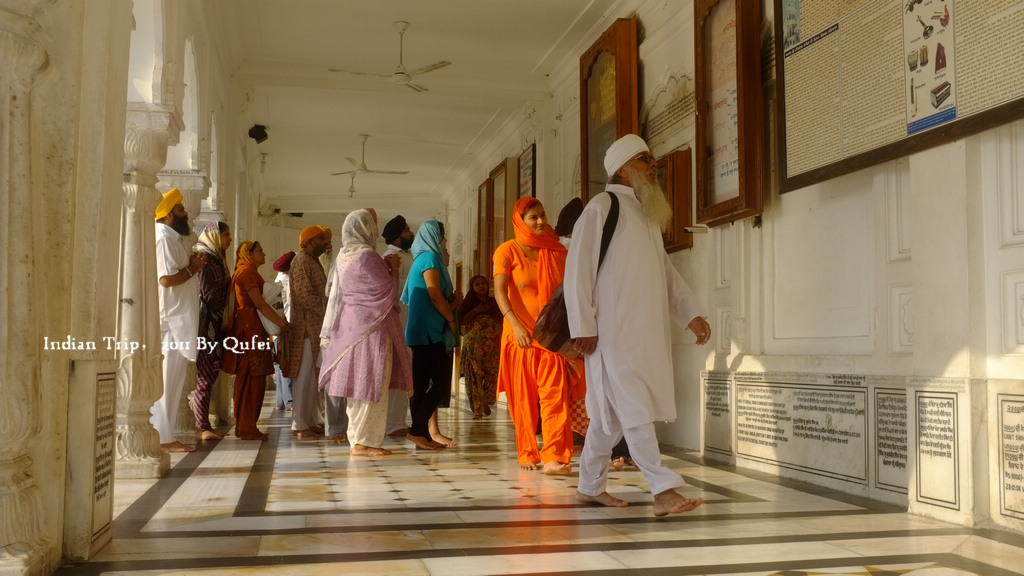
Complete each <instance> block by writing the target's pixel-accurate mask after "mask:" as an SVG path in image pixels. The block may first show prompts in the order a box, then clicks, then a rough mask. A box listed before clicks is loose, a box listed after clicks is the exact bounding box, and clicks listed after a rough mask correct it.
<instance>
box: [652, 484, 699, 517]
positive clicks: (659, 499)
mask: <svg viewBox="0 0 1024 576" xmlns="http://www.w3.org/2000/svg"><path fill="white" fill-rule="evenodd" d="M703 503H704V499H703V498H697V499H693V498H684V497H683V495H682V494H680V493H679V492H676V491H675V490H672V489H668V490H665V491H664V492H662V493H660V494H655V495H654V515H655V516H666V515H668V514H679V513H680V512H689V511H690V510H693V509H695V508H697V507H698V506H700V505H701V504H703Z"/></svg>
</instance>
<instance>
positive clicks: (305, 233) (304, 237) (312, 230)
mask: <svg viewBox="0 0 1024 576" xmlns="http://www.w3.org/2000/svg"><path fill="white" fill-rule="evenodd" d="M323 233H324V231H323V228H321V227H320V226H306V227H305V228H303V229H302V232H301V233H299V247H300V248H301V247H303V246H305V245H306V242H309V241H310V240H312V239H313V238H316V237H317V236H319V235H321V234H323Z"/></svg>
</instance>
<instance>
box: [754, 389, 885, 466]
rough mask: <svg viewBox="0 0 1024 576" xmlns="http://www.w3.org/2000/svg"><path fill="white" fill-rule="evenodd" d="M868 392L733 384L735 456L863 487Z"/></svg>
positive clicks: (862, 390) (865, 464)
mask: <svg viewBox="0 0 1024 576" xmlns="http://www.w3.org/2000/svg"><path fill="white" fill-rule="evenodd" d="M866 404H867V390H866V389H863V388H859V387H854V386H851V387H848V388H836V387H820V386H800V385H791V384H775V383H770V384H766V385H765V384H750V383H746V382H741V381H740V380H739V379H737V381H736V453H737V454H738V455H741V456H744V457H747V458H752V459H754V460H760V461H763V462H770V463H774V464H777V465H779V466H783V467H786V468H793V469H796V470H802V471H804V472H810V473H812V474H818V475H821V476H828V477H831V478H839V479H842V480H847V481H852V482H858V483H862V484H863V483H867V470H868V445H867V435H866V433H865V432H866V429H867V419H866V418H867V415H866Z"/></svg>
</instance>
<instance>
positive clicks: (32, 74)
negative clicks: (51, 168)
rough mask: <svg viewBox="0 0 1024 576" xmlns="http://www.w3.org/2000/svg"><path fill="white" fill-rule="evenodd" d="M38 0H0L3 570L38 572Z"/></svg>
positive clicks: (42, 61) (43, 541)
mask: <svg viewBox="0 0 1024 576" xmlns="http://www.w3.org/2000/svg"><path fill="white" fill-rule="evenodd" d="M40 4H41V2H38V1H23V2H8V1H0V118H3V119H4V122H0V246H3V247H4V248H3V250H2V251H0V422H2V423H3V425H2V426H0V573H4V574H8V573H12V574H23V573H38V572H41V571H42V569H43V566H44V565H45V563H46V559H45V558H44V556H45V550H46V549H47V548H49V547H50V544H51V543H50V542H48V541H47V538H46V536H45V535H44V533H43V527H42V524H41V521H42V502H41V493H40V490H39V486H38V485H37V483H36V479H35V477H34V475H33V458H32V440H33V438H35V436H36V435H37V434H39V433H40V431H41V429H42V425H41V423H40V418H39V415H40V410H41V402H42V401H41V398H40V397H39V388H40V377H41V374H40V370H39V366H40V358H39V352H38V349H39V346H38V343H39V342H40V341H41V340H42V335H41V334H40V326H41V324H42V321H41V319H40V318H41V313H42V311H41V309H40V306H39V304H38V300H37V299H36V298H35V297H34V296H35V292H36V290H40V289H42V287H40V286H39V285H38V280H36V278H37V275H36V274H34V265H35V252H34V250H33V234H32V230H31V225H32V222H33V212H35V211H36V210H38V207H37V206H36V202H34V194H33V192H35V191H34V190H33V189H32V173H31V169H32V167H31V155H30V153H29V151H30V150H31V142H32V122H31V110H30V102H31V100H32V98H31V93H32V90H33V87H34V84H35V81H36V77H37V75H38V74H39V73H40V72H41V71H42V70H43V69H44V68H45V67H46V65H47V62H48V56H47V53H46V49H45V48H44V47H43V45H42V42H43V41H44V34H43V33H42V28H41V26H40V25H39V23H38V22H37V21H36V20H35V19H34V18H33V17H32V14H33V13H34V12H35V10H36V8H37V7H38V6H39V5H40Z"/></svg>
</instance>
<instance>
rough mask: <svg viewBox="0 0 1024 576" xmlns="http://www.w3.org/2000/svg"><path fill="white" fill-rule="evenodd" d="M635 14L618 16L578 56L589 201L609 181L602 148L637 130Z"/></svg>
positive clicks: (584, 189)
mask: <svg viewBox="0 0 1024 576" xmlns="http://www.w3.org/2000/svg"><path fill="white" fill-rule="evenodd" d="M636 24H637V21H636V16H632V17H630V18H620V19H618V20H616V21H615V23H614V24H612V26H611V27H610V28H608V30H606V31H605V33H604V34H602V35H601V37H600V38H598V39H597V42H594V44H593V45H592V46H591V47H590V48H589V49H588V50H587V51H586V52H584V53H583V56H581V57H580V136H581V140H580V142H581V146H580V149H581V154H580V177H581V181H582V190H581V197H582V198H583V201H584V202H587V201H588V200H590V198H592V197H593V196H594V195H595V194H597V193H598V192H601V191H602V190H604V186H605V184H606V183H607V181H608V177H607V174H605V171H604V153H605V151H606V150H608V147H609V146H611V144H612V142H615V140H616V139H618V138H619V137H621V136H625V135H626V134H637V133H638V131H639V129H640V117H639V112H638V108H637V90H638V84H637V35H636V27H637V26H636Z"/></svg>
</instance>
